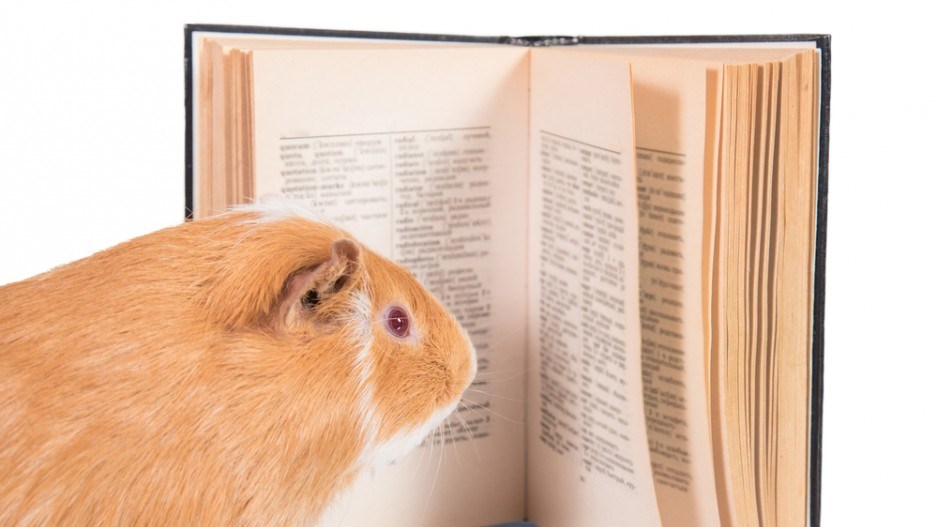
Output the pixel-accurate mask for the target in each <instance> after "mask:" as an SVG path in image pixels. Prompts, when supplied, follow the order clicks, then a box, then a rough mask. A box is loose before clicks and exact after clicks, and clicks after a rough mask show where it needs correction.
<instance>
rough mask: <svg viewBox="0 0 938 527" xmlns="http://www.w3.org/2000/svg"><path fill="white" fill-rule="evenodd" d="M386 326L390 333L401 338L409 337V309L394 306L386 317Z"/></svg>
mask: <svg viewBox="0 0 938 527" xmlns="http://www.w3.org/2000/svg"><path fill="white" fill-rule="evenodd" d="M384 327H385V328H387V330H388V333H390V334H391V335H394V336H395V337H397V338H399V339H403V338H407V337H408V336H409V335H410V317H409V316H408V315H407V311H404V309H403V308H400V307H396V306H395V307H392V308H391V309H389V310H388V314H387V316H386V317H385V319H384Z"/></svg>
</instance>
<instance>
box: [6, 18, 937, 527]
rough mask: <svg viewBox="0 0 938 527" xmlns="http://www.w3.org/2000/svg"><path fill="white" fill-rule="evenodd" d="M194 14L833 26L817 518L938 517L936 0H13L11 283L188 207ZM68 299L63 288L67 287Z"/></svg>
mask: <svg viewBox="0 0 938 527" xmlns="http://www.w3.org/2000/svg"><path fill="white" fill-rule="evenodd" d="M763 5H764V7H763ZM918 5H921V6H925V5H927V4H925V3H921V4H918ZM187 22H190V23H192V22H204V23H227V24H251V25H275V26H292V27H314V28H332V29H361V30H385V31H406V32H428V33H457V34H489V35H528V34H571V35H577V34H586V35H629V34H631V35H661V34H726V33H809V32H817V33H830V34H832V35H833V48H832V49H833V83H832V86H833V97H832V115H831V158H830V173H831V178H830V207H829V214H830V223H829V235H828V240H829V242H828V248H829V252H828V268H827V284H828V288H827V333H826V340H827V345H826V363H827V367H826V390H825V399H824V418H825V419H824V443H823V445H824V451H823V461H824V463H823V486H822V488H823V500H822V503H823V506H822V519H823V524H824V525H827V526H852V525H923V524H930V525H935V524H936V523H935V522H936V519H935V518H936V515H938V512H936V509H935V504H934V500H935V499H936V496H938V484H936V476H938V462H936V457H938V453H936V447H935V445H938V437H936V424H935V419H936V418H938V409H936V405H938V404H936V403H938V396H936V393H938V391H936V385H938V344H936V342H938V339H936V331H938V327H936V326H938V308H936V304H935V301H934V299H935V298H936V297H938V279H936V276H938V257H936V254H938V251H936V244H938V168H936V167H938V161H936V160H935V155H934V154H935V152H936V150H938V131H936V130H938V129H936V127H935V123H936V121H938V103H936V99H938V71H936V70H938V68H936V66H938V59H936V56H938V30H936V28H935V26H934V22H935V16H934V14H932V13H929V12H923V11H920V10H918V9H916V8H915V4H912V3H911V2H904V1H893V2H887V3H880V4H876V5H875V7H867V6H864V5H862V4H861V3H849V2H842V3H839V6H836V7H835V6H834V4H833V3H832V2H820V1H811V2H805V1H792V2H788V3H787V4H786V3H782V2H773V3H771V4H769V3H765V4H759V3H756V2H743V1H740V2H725V1H722V2H721V1H719V0H716V1H711V2H701V1H687V2H666V1H657V2H649V3H648V4H647V5H645V4H640V3H638V2H628V3H626V2H618V3H613V2H607V3H600V2H595V1H593V2H587V1H575V0H569V1H568V2H565V3H557V4H555V5H551V4H549V3H547V2H523V3H522V2H517V3H511V2H508V1H505V0H502V1H489V0H485V1H481V0H480V1H475V2H445V1H439V0H438V1H435V2H424V3H417V2H405V1H400V0H384V1H380V0H376V1H374V2H344V3H343V2H338V1H337V2H334V3H328V4H326V3H317V2H313V1H306V2H276V1H270V0H263V1H262V0H256V1H255V2H243V1H215V2H196V1H191V2H161V3H160V5H159V7H133V6H132V3H131V2H114V3H112V4H109V3H105V2H101V1H96V2H60V3H55V2H25V1H21V2H17V1H13V0H10V1H4V2H3V3H2V5H0V183H2V186H0V284H2V283H6V282H10V281H15V280H19V279H22V278H26V277H28V276H30V275H33V274H36V273H39V272H41V271H44V270H46V269H48V268H50V267H52V266H54V265H58V264H61V263H65V262H67V261H70V260H73V259H76V258H79V257H82V256H85V255H87V254H89V253H91V252H93V251H95V250H99V249H103V248H105V247H108V246H110V245H112V244H114V243H117V242H119V241H121V240H124V239H126V238H130V237H133V236H136V235H140V234H143V233H146V232H148V231H151V230H154V229H157V228H160V227H165V226H168V225H172V224H174V223H177V222H179V221H181V219H182V213H183V130H184V128H183V126H184V108H183V60H182V59H183V25H184V24H185V23H187ZM56 301H60V302H68V291H62V295H61V297H60V298H57V299H56ZM6 307H7V308H9V306H6ZM0 433H2V431H0ZM573 527H579V526H573Z"/></svg>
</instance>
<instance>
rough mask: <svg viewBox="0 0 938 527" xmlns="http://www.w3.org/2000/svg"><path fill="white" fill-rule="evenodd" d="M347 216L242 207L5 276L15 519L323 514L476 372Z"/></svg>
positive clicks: (3, 488) (8, 454) (409, 441)
mask: <svg viewBox="0 0 938 527" xmlns="http://www.w3.org/2000/svg"><path fill="white" fill-rule="evenodd" d="M475 371H476V366H475V351H474V349H473V347H472V344H471V343H470V342H469V340H468V338H467V336H466V334H465V332H464V331H463V330H462V329H461V328H460V326H459V324H458V323H457V322H456V321H455V319H454V318H453V317H452V315H450V314H449V313H448V312H447V311H446V310H445V308H443V307H442V306H441V305H440V303H439V302H438V301H437V300H436V299H435V298H434V297H433V296H432V295H431V294H429V293H428V292H427V291H426V290H425V289H424V288H423V287H422V286H420V285H419V284H418V283H417V281H416V280H415V279H414V277H413V275H412V274H411V273H410V272H408V271H407V270H405V269H403V268H401V267H399V266H397V265H395V264H394V263H392V262H390V261H389V260H387V259H385V258H383V257H381V256H380V255H378V254H376V253H374V252H372V251H370V250H369V249H367V248H366V247H364V246H362V245H361V244H359V243H358V242H357V241H355V240H354V239H352V238H351V237H350V236H349V235H348V234H347V233H345V232H344V231H342V230H340V229H338V228H336V227H333V226H330V225H326V224H323V223H319V222H316V221H311V220H308V219H306V218H303V217H301V216H298V215H293V214H288V213H285V214H279V215H278V214H271V213H268V212H261V211H256V210H250V209H249V210H241V211H234V212H229V213H227V214H224V215H221V216H216V217H214V218H209V219H206V220H200V221H195V222H190V223H186V224H183V225H180V226H177V227H172V228H169V229H165V230H162V231H158V232H155V233H152V234H149V235H146V236H143V237H140V238H136V239H134V240H131V241H129V242H126V243H123V244H121V245H118V246H116V247H113V248H111V249H108V250H106V251H102V252H100V253H97V254H95V255H93V256H90V257H88V258H86V259H83V260H79V261H76V262H73V263H71V264H68V265H65V266H62V267H59V268H57V269H54V270H52V271H50V272H48V273H45V274H42V275H39V276H36V277H33V278H30V279H28V280H24V281H22V282H18V283H14V284H10V285H7V286H4V287H2V288H0V525H83V526H86V525H131V524H133V525H137V524H139V525H299V524H303V525H308V524H310V523H311V522H312V520H313V519H315V518H316V517H317V516H318V515H319V514H320V513H321V512H322V510H323V509H324V507H325V506H326V505H327V504H328V503H329V502H330V501H331V500H332V498H333V497H334V496H335V495H336V493H338V492H339V491H341V490H343V489H344V488H346V487H348V486H349V485H350V484H351V483H352V482H353V481H354V480H355V479H356V477H357V476H358V475H360V474H361V473H362V472H364V471H367V470H370V469H371V468H372V467H377V466H380V465H382V464H386V463H388V462H390V461H393V460H395V459H397V458H399V457H400V456H402V455H404V454H406V453H407V452H408V451H409V450H411V449H412V448H414V447H415V446H417V445H418V444H419V443H420V442H421V441H422V439H423V438H424V437H425V436H426V435H427V433H428V432H429V431H430V430H432V429H434V428H435V427H437V426H438V425H439V423H441V422H442V420H443V419H445V417H446V416H447V415H448V414H449V413H450V412H451V411H452V410H453V409H454V408H455V406H456V404H457V402H458V401H459V399H460V397H461V395H462V392H463V391H464V390H465V389H466V388H467V387H468V385H469V383H470V382H471V380H472V378H473V377H474V375H475Z"/></svg>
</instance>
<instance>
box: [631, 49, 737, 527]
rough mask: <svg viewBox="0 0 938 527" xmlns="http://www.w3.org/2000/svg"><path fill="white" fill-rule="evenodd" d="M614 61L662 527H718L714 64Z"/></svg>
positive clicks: (647, 415)
mask: <svg viewBox="0 0 938 527" xmlns="http://www.w3.org/2000/svg"><path fill="white" fill-rule="evenodd" d="M615 52H617V53H618V54H619V55H621V56H626V57H628V60H630V61H631V63H632V88H633V98H634V101H635V141H636V145H637V146H636V164H637V169H638V174H637V181H638V200H639V227H640V236H639V240H640V244H641V252H640V254H641V273H640V275H641V290H642V303H641V307H642V348H643V349H642V361H643V369H644V390H645V393H644V395H645V419H646V425H647V427H648V439H649V450H650V453H651V462H652V467H653V469H654V474H655V485H656V487H655V490H656V494H657V497H658V505H659V509H660V510H661V522H662V525H664V526H668V527H672V526H673V527H684V526H718V525H719V524H720V517H719V511H718V509H717V494H716V485H715V482H714V468H713V455H712V446H711V441H710V420H709V408H708V404H707V401H708V397H709V387H708V382H707V374H708V355H707V353H706V346H705V341H704V325H703V324H704V322H703V313H702V312H701V309H700V306H701V305H702V302H703V300H702V294H703V290H704V286H703V283H702V271H701V268H700V267H701V265H702V262H703V245H704V232H703V229H702V226H703V225H704V207H705V200H706V199H707V197H706V194H705V193H704V187H705V178H706V177H707V176H708V175H711V174H710V171H712V167H707V166H706V164H705V158H707V157H708V156H707V155H706V152H707V146H708V145H707V134H708V126H710V124H708V122H707V117H708V116H707V105H708V100H709V99H708V97H709V96H708V85H707V75H708V65H707V63H705V62H703V61H688V60H680V59H666V58H648V57H643V56H641V55H637V56H636V55H631V54H629V51H628V50H616V51H615ZM711 118H712V116H711ZM711 135H712V132H711ZM710 147H711V148H713V147H712V145H711V146H710Z"/></svg>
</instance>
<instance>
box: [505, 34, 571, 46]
mask: <svg viewBox="0 0 938 527" xmlns="http://www.w3.org/2000/svg"><path fill="white" fill-rule="evenodd" d="M505 43H506V44H509V45H512V46H528V47H546V46H575V45H577V44H579V43H580V37H570V36H553V37H545V36H527V37H508V39H507V41H506V42H505Z"/></svg>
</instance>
